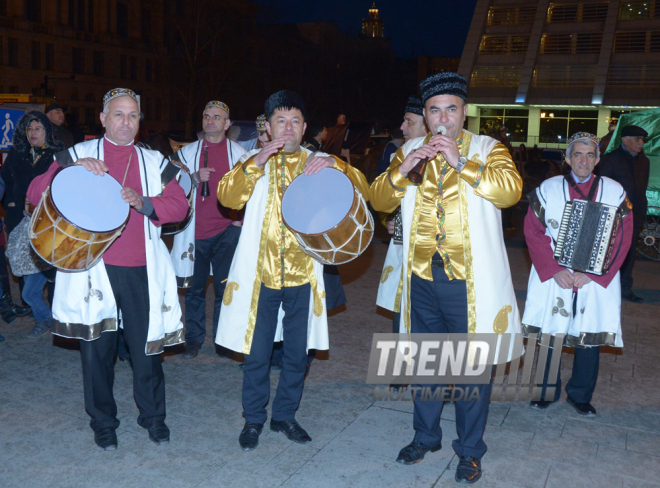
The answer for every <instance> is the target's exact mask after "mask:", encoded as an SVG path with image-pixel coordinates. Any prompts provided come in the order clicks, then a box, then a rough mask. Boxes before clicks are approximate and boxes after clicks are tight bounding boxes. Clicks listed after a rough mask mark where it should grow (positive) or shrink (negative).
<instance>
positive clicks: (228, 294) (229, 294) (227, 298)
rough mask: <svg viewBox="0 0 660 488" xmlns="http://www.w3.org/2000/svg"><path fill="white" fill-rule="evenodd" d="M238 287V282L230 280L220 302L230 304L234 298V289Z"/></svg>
mask: <svg viewBox="0 0 660 488" xmlns="http://www.w3.org/2000/svg"><path fill="white" fill-rule="evenodd" d="M238 288H239V286H238V283H236V282H235V281H230V282H229V283H227V287H226V288H225V293H224V294H223V295H222V303H223V304H225V305H227V306H229V305H231V301H232V300H233V299H234V290H238Z"/></svg>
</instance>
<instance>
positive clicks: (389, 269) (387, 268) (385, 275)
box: [380, 266, 394, 283]
mask: <svg viewBox="0 0 660 488" xmlns="http://www.w3.org/2000/svg"><path fill="white" fill-rule="evenodd" d="M392 271H394V266H385V269H384V270H383V274H382V275H381V277H380V282H381V283H385V282H386V281H387V278H388V277H389V276H390V273H391V272H392Z"/></svg>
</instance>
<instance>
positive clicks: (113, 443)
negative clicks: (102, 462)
mask: <svg viewBox="0 0 660 488" xmlns="http://www.w3.org/2000/svg"><path fill="white" fill-rule="evenodd" d="M94 442H96V445H97V446H99V447H100V448H101V449H104V450H106V451H114V450H115V449H117V434H116V433H115V429H113V428H112V427H105V428H103V429H99V430H97V431H95V432H94Z"/></svg>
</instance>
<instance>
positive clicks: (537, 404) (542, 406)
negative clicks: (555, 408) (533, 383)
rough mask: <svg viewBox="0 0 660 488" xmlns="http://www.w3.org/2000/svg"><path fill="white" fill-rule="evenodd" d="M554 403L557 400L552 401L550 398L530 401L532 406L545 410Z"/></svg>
mask: <svg viewBox="0 0 660 488" xmlns="http://www.w3.org/2000/svg"><path fill="white" fill-rule="evenodd" d="M553 403H555V402H554V401H550V400H538V401H535V402H530V403H529V406H530V407H532V408H535V409H536V410H545V409H546V408H548V407H549V406H550V405H552V404H553Z"/></svg>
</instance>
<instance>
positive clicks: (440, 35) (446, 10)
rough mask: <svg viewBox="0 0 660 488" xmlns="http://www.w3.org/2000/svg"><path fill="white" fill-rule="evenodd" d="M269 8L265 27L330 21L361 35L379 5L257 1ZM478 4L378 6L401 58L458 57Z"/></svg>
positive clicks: (383, 1)
mask: <svg viewBox="0 0 660 488" xmlns="http://www.w3.org/2000/svg"><path fill="white" fill-rule="evenodd" d="M253 1H254V2H255V3H257V4H259V5H262V6H264V7H265V8H264V9H263V11H262V15H261V19H260V20H261V22H264V23H267V24H273V23H299V22H315V21H326V22H332V23H333V24H336V25H337V26H339V30H340V31H341V32H344V33H347V34H352V35H356V36H357V35H359V34H360V32H361V30H362V19H363V18H366V17H368V10H369V8H371V5H372V3H373V0H253ZM476 4H477V0H408V1H404V0H376V8H378V9H379V16H380V17H381V18H382V19H383V20H384V21H385V37H389V38H391V39H392V49H393V50H394V52H395V53H396V55H397V56H398V57H402V58H411V57H416V56H456V57H460V56H461V54H462V53H463V44H464V43H465V39H466V37H467V33H468V30H469V29H470V22H471V20H472V13H473V12H474V7H475V6H476Z"/></svg>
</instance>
